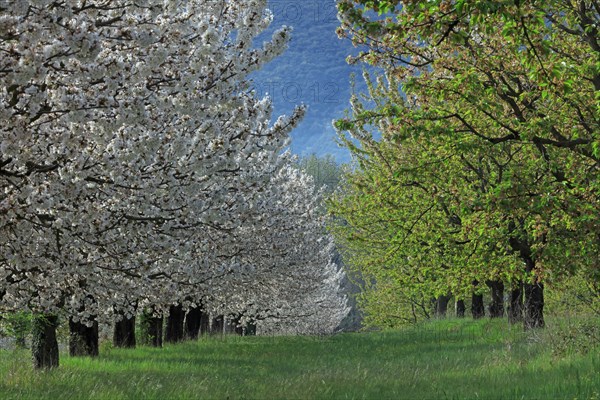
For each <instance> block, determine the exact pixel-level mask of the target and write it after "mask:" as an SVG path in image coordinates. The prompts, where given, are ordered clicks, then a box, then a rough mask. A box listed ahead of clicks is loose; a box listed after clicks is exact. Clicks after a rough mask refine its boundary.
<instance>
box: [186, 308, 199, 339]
mask: <svg viewBox="0 0 600 400" xmlns="http://www.w3.org/2000/svg"><path fill="white" fill-rule="evenodd" d="M202 314H203V313H202V310H201V309H200V307H192V308H190V309H189V310H188V312H187V314H186V315H185V325H184V330H185V338H186V339H188V340H196V339H198V334H199V333H200V321H201V319H202Z"/></svg>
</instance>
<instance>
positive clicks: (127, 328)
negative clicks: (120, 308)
mask: <svg viewBox="0 0 600 400" xmlns="http://www.w3.org/2000/svg"><path fill="white" fill-rule="evenodd" d="M135 345H136V343H135V316H133V317H131V318H127V317H126V316H125V315H123V318H122V319H121V320H120V321H117V322H115V331H114V333H113V346H115V347H132V348H133V347H135Z"/></svg>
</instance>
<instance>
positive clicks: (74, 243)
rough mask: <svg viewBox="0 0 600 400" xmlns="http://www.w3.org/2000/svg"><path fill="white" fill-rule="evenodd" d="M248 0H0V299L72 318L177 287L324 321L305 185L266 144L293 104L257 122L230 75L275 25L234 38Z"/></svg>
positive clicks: (239, 306)
mask: <svg viewBox="0 0 600 400" xmlns="http://www.w3.org/2000/svg"><path fill="white" fill-rule="evenodd" d="M265 6H266V1H264V0H263V1H257V0H241V1H202V0H195V1H193V0H190V1H164V0H146V1H136V2H130V1H127V0H112V1H104V0H88V1H76V0H66V1H65V0H61V1H52V0H45V1H41V0H36V1H31V2H29V1H26V0H22V1H21V0H20V1H13V2H8V3H7V5H1V6H0V53H1V54H2V56H1V57H0V120H1V121H2V124H1V125H0V248H1V252H0V309H2V310H15V309H24V308H28V309H31V310H34V311H47V312H54V311H58V310H66V311H67V312H68V313H69V314H70V315H71V316H73V317H75V318H76V319H79V320H82V321H86V320H89V318H92V317H95V318H112V317H113V315H112V313H113V312H114V311H115V310H117V311H118V312H120V313H125V314H133V313H135V312H136V309H139V308H141V307H146V306H152V307H153V308H154V309H155V310H158V312H160V311H161V310H167V309H168V307H169V305H170V304H174V303H182V304H186V305H191V304H203V306H204V307H205V308H207V311H214V312H222V313H229V314H234V313H237V314H238V315H242V316H243V318H246V319H255V320H256V319H264V318H267V316H270V315H273V316H275V317H277V318H280V317H282V316H284V314H286V315H297V316H298V317H299V316H301V315H319V316H320V317H318V318H330V319H331V321H330V322H327V324H329V325H327V326H333V325H337V322H339V321H338V320H341V318H343V314H344V313H345V311H346V307H345V298H344V297H343V296H341V295H340V294H339V292H338V286H339V273H338V271H337V270H336V269H335V268H334V267H332V265H331V263H330V258H331V251H330V248H329V246H330V239H328V237H327V235H326V234H325V233H324V232H323V229H322V224H321V221H320V220H319V218H318V217H317V216H316V215H315V214H314V213H313V212H312V210H313V208H314V207H315V199H313V198H312V193H313V184H312V182H311V181H310V180H309V179H307V178H306V176H304V175H303V174H301V173H300V172H298V171H296V170H293V169H291V168H290V167H289V165H290V157H289V155H288V154H285V153H283V149H284V148H285V146H286V144H287V140H288V139H287V138H288V133H289V131H290V130H291V129H292V128H293V127H294V126H296V125H297V123H298V121H299V120H300V119H301V118H302V115H303V112H304V111H303V109H302V108H298V109H297V110H296V111H295V112H294V113H293V115H291V116H289V117H281V118H279V119H278V120H277V121H276V122H275V123H274V124H272V125H271V124H270V118H271V110H272V107H271V103H270V101H269V100H268V99H256V98H255V97H254V96H253V95H252V92H250V91H249V90H248V87H249V84H248V80H247V75H248V73H249V72H251V71H253V70H256V69H258V68H260V67H261V66H262V65H264V64H265V63H266V62H268V61H269V60H271V59H272V58H273V57H275V56H277V55H279V54H280V53H281V52H282V51H283V50H284V49H285V47H286V44H287V40H288V38H289V30H288V29H287V28H283V29H281V30H278V31H277V32H276V33H275V34H274V35H273V38H272V40H271V41H269V42H266V43H264V44H263V46H262V48H254V47H253V46H252V41H253V38H254V37H255V36H256V35H257V34H259V33H260V32H262V31H263V30H264V29H265V28H266V27H267V26H268V25H269V23H270V22H271V19H272V16H271V15H270V13H269V12H268V11H266V10H265ZM336 285H338V286H336ZM324 303H327V306H326V307H330V308H331V310H330V312H328V313H321V314H318V312H317V311H314V310H313V311H314V312H313V311H311V310H308V309H303V310H299V308H310V307H317V306H318V307H317V308H319V309H320V310H321V309H325V308H326V307H325V308H323V307H322V305H323V304H324ZM332 310H335V312H333V311H332ZM319 312H320V311H319ZM340 315H341V317H340ZM336 321H337V322H336ZM322 325H326V324H325V323H324V324H322ZM331 329H333V328H331Z"/></svg>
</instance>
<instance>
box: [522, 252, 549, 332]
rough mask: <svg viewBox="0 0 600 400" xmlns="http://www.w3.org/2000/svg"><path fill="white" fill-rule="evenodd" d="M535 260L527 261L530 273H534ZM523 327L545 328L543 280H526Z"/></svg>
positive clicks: (526, 267) (527, 268)
mask: <svg viewBox="0 0 600 400" xmlns="http://www.w3.org/2000/svg"><path fill="white" fill-rule="evenodd" d="M534 269H535V262H534V261H533V259H531V258H529V259H528V260H526V261H525V271H526V272H527V274H528V275H531V274H532V273H534ZM524 289H525V305H524V311H525V312H524V316H523V327H524V328H525V329H532V328H543V327H544V325H545V323H544V285H543V284H542V283H541V282H533V283H529V282H526V283H525V285H524Z"/></svg>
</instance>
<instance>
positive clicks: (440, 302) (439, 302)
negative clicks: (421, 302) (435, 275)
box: [434, 295, 450, 318]
mask: <svg viewBox="0 0 600 400" xmlns="http://www.w3.org/2000/svg"><path fill="white" fill-rule="evenodd" d="M449 301H450V296H448V295H442V296H438V298H436V299H435V302H434V306H435V316H436V317H437V318H445V317H446V312H447V311H448V302H449Z"/></svg>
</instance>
